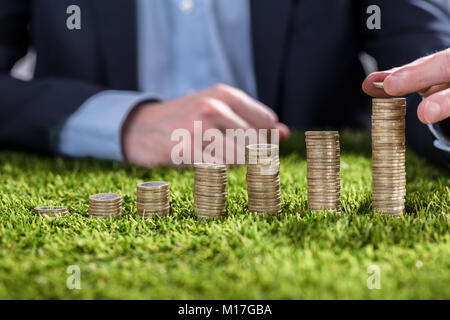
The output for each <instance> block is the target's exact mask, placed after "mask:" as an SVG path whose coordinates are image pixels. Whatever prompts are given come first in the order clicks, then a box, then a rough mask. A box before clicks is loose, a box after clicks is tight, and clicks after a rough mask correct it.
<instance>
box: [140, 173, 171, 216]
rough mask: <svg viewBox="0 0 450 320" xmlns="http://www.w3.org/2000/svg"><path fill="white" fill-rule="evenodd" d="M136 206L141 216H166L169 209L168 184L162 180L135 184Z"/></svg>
mask: <svg viewBox="0 0 450 320" xmlns="http://www.w3.org/2000/svg"><path fill="white" fill-rule="evenodd" d="M137 201H138V202H137V208H138V214H139V216H140V217H141V218H148V217H149V216H150V215H155V214H156V215H158V216H167V215H168V214H169V211H170V203H169V202H170V184H169V183H168V182H164V181H153V182H144V183H140V184H138V185H137Z"/></svg>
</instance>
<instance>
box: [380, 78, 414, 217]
mask: <svg viewBox="0 0 450 320" xmlns="http://www.w3.org/2000/svg"><path fill="white" fill-rule="evenodd" d="M377 85H378V86H379V87H380V88H383V87H382V86H380V85H379V84H374V86H377ZM405 116H406V99H405V98H386V99H373V104H372V205H373V208H374V209H375V210H377V211H381V212H383V213H386V214H388V215H392V216H401V215H402V214H403V211H404V209H405V195H406V172H405V170H406V167H405V151H406V146H405V142H406V141H405Z"/></svg>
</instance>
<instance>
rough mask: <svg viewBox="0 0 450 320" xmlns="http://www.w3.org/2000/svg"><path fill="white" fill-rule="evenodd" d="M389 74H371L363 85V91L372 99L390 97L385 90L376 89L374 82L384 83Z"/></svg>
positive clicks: (383, 72) (384, 72)
mask: <svg viewBox="0 0 450 320" xmlns="http://www.w3.org/2000/svg"><path fill="white" fill-rule="evenodd" d="M388 75H389V74H388V73H387V72H386V71H382V72H373V73H371V74H369V75H368V76H367V77H366V79H365V80H364V81H363V83H362V86H361V87H362V90H363V91H364V92H365V93H366V94H367V95H369V96H372V97H378V98H384V97H388V96H389V95H388V94H387V93H386V92H385V90H383V89H378V88H375V87H374V85H373V84H374V82H383V81H384V79H385V78H386V77H387V76H388Z"/></svg>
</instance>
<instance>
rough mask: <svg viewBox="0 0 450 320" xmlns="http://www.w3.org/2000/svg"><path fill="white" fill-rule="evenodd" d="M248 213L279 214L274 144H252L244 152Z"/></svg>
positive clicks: (279, 205) (278, 165)
mask: <svg viewBox="0 0 450 320" xmlns="http://www.w3.org/2000/svg"><path fill="white" fill-rule="evenodd" d="M245 152H246V153H245V161H246V163H247V194H248V211H249V212H255V213H259V214H264V213H269V214H273V215H276V214H279V213H281V192H280V178H279V173H280V158H279V147H278V146H277V145H275V144H253V145H249V146H247V148H246V150H245Z"/></svg>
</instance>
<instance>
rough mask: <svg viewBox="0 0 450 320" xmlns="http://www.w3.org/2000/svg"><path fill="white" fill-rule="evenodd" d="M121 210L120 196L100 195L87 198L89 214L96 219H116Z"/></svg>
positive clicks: (111, 194)
mask: <svg viewBox="0 0 450 320" xmlns="http://www.w3.org/2000/svg"><path fill="white" fill-rule="evenodd" d="M121 210H122V196H121V195H120V194H116V193H100V194H94V195H92V196H90V197H89V214H90V215H91V216H92V217H96V218H110V217H113V216H114V217H118V216H119V215H120V212H121Z"/></svg>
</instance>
